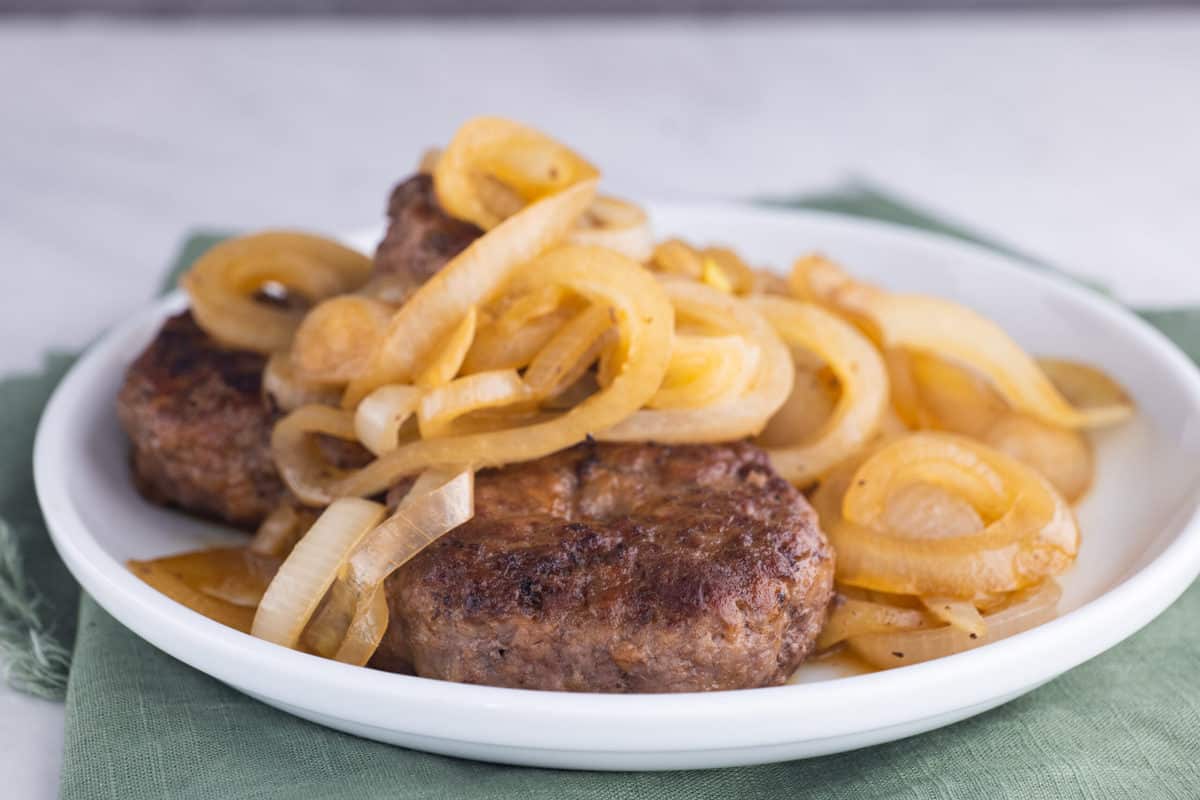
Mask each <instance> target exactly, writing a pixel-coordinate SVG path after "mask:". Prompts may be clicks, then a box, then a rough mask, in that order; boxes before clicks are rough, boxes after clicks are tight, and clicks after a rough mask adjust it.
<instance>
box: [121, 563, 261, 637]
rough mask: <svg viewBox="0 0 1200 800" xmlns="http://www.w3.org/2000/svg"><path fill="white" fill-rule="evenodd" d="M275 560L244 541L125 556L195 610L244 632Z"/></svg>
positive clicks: (156, 584) (138, 572)
mask: <svg viewBox="0 0 1200 800" xmlns="http://www.w3.org/2000/svg"><path fill="white" fill-rule="evenodd" d="M279 563H280V560H279V559H278V558H274V557H272V556H269V555H264V554H262V553H256V552H253V551H250V550H248V549H246V548H244V547H221V548H213V549H209V550H197V551H195V552H191V553H182V554H180V555H174V556H166V557H165V558H156V559H153V560H149V561H130V562H129V570H130V572H132V573H133V574H134V575H136V576H138V577H139V578H141V579H142V580H143V581H144V582H145V583H147V584H149V585H150V586H152V587H154V588H155V589H157V590H158V591H160V592H162V593H163V594H165V595H166V596H167V597H170V598H171V599H172V600H174V601H175V602H177V603H180V604H182V605H185V606H187V607H188V608H190V609H191V610H192V611H195V612H196V613H197V614H202V615H203V616H205V617H208V618H209V619H211V620H213V621H215V622H219V623H221V624H222V625H227V626H229V627H230V628H233V629H235V630H239V631H241V632H242V633H249V632H250V625H251V622H252V621H253V619H254V608H255V607H256V606H257V605H258V602H259V599H260V598H261V597H262V594H263V592H264V591H266V588H267V586H268V585H269V584H270V582H271V579H272V577H273V576H274V575H275V571H276V570H277V569H278V568H279Z"/></svg>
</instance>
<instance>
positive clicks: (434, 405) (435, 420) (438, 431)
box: [393, 369, 530, 450]
mask: <svg viewBox="0 0 1200 800" xmlns="http://www.w3.org/2000/svg"><path fill="white" fill-rule="evenodd" d="M529 397H530V391H529V386H527V385H526V384H525V382H524V381H523V380H521V376H520V375H518V374H517V371H516V370H512V369H500V370H494V371H492V372H476V373H474V374H473V375H466V376H464V377H462V378H456V379H455V380H452V381H450V382H449V383H447V384H446V385H445V386H439V387H438V388H436V389H430V390H429V391H427V392H426V393H425V394H424V395H423V396H422V397H421V400H420V402H419V403H418V404H417V423H418V424H419V425H420V427H421V436H423V437H425V438H426V439H431V438H433V437H435V436H441V435H442V434H444V433H445V432H446V431H447V429H449V427H450V425H451V423H452V422H454V420H456V419H458V418H459V417H461V416H463V415H464V414H469V413H471V412H472V411H479V410H480V409H484V408H497V407H499V406H508V405H512V404H514V403H520V402H522V401H524V400H527V399H529ZM394 449H395V448H393V450H394Z"/></svg>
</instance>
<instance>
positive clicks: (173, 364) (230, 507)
mask: <svg viewBox="0 0 1200 800" xmlns="http://www.w3.org/2000/svg"><path fill="white" fill-rule="evenodd" d="M388 216H389V218H390V224H389V227H388V232H387V236H386V237H385V238H384V240H383V241H382V242H381V243H380V245H379V250H378V251H377V252H376V254H375V269H374V273H373V276H372V281H373V282H377V286H378V288H379V289H380V293H381V294H385V295H396V294H397V293H398V295H399V296H400V297H401V298H402V297H407V295H408V294H410V293H411V292H412V291H413V290H414V289H415V288H416V287H418V286H420V285H421V283H423V282H424V281H425V280H426V279H428V278H429V276H431V275H433V274H434V273H435V272H437V270H439V269H440V268H441V267H442V266H443V265H444V264H445V263H446V262H447V261H449V260H450V259H451V258H452V257H454V256H455V255H457V254H458V253H459V252H460V251H462V250H463V249H464V248H465V247H466V246H467V245H468V244H470V243H471V241H472V240H474V239H475V238H476V237H477V236H479V235H480V231H479V229H478V228H476V227H475V226H474V225H471V224H469V223H465V222H460V221H459V220H457V219H454V218H453V217H450V216H448V215H446V214H445V213H444V212H443V211H442V210H441V209H440V208H438V205H437V200H436V198H435V197H434V193H433V181H432V179H430V178H429V176H427V175H417V176H415V177H412V178H409V179H408V180H406V181H403V182H401V183H400V184H399V185H398V186H397V187H396V189H395V191H393V193H392V197H391V201H390V202H389V204H388ZM395 302H399V300H398V299H397V300H395ZM265 366H266V359H265V358H264V357H263V356H261V355H259V354H258V353H252V352H249V351H245V350H230V349H227V348H224V347H222V346H221V345H219V344H217V343H216V342H215V341H214V340H213V339H212V338H211V337H210V336H209V335H208V334H207V333H205V332H204V331H203V330H202V329H201V328H200V326H199V325H197V324H196V321H195V319H193V317H192V315H191V314H190V313H187V312H185V313H183V314H180V315H178V316H175V317H172V318H170V319H168V320H167V321H166V322H165V323H164V324H163V327H162V329H161V330H160V331H159V333H158V335H157V336H156V337H155V338H154V340H153V341H152V342H151V343H150V344H149V345H148V346H147V347H146V350H145V351H144V352H143V353H142V354H141V356H139V357H138V359H137V360H136V361H134V362H133V364H132V365H131V366H130V367H129V371H128V373H127V375H126V378H125V384H124V386H123V387H122V388H121V392H120V394H119V395H118V398H117V412H118V416H119V417H120V420H121V424H122V426H123V427H124V428H125V432H126V433H127V434H128V436H129V438H130V440H131V441H132V443H133V475H134V482H135V484H136V485H137V487H138V489H139V491H141V493H142V494H143V495H145V497H146V498H147V499H149V500H151V501H152V502H156V503H160V504H163V505H171V506H176V507H179V508H182V509H184V510H185V511H191V512H193V513H196V514H200V515H203V516H206V517H212V518H215V519H219V520H222V521H225V522H228V523H230V524H231V525H234V526H237V527H241V528H250V529H253V528H254V527H255V526H257V525H258V523H260V522H261V521H262V520H263V518H264V517H266V515H267V514H269V513H270V512H271V511H272V509H274V508H275V506H276V505H277V504H278V503H279V502H280V500H281V499H282V498H283V497H284V495H285V493H286V489H285V488H284V486H283V483H282V481H281V480H280V478H279V476H278V474H277V473H276V471H275V465H274V463H273V462H272V460H271V452H270V441H271V426H272V424H273V423H274V421H275V419H276V417H277V416H278V415H277V413H276V411H275V409H273V408H272V406H271V404H270V402H269V401H267V400H265V399H264V398H263V394H262V372H263V368H264V367H265ZM327 444H328V445H330V446H327V447H326V451H327V455H330V457H331V458H333V459H334V460H335V461H337V462H338V463H340V465H341V466H347V467H349V466H359V465H361V464H362V463H364V461H365V459H366V453H365V451H363V450H361V449H360V448H358V447H347V446H344V445H343V446H337V443H334V440H327Z"/></svg>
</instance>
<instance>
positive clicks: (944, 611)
mask: <svg viewBox="0 0 1200 800" xmlns="http://www.w3.org/2000/svg"><path fill="white" fill-rule="evenodd" d="M921 602H922V603H924V605H925V607H926V608H927V609H929V613H930V614H933V615H934V616H935V617H937V618H938V619H940V620H941V621H942V622H944V623H946V624H947V625H951V626H953V627H955V628H958V629H959V630H960V631H963V632H965V633H966V634H967V635H968V636H970V637H971V638H972V639H977V638H979V637H981V636H986V635H987V623H986V622H984V621H983V616H982V615H981V614H980V613H979V609H977V608H976V607H975V604H974V603H973V602H972V601H970V600H963V599H961V598H957V597H943V596H938V595H929V596H926V597H922V598H921Z"/></svg>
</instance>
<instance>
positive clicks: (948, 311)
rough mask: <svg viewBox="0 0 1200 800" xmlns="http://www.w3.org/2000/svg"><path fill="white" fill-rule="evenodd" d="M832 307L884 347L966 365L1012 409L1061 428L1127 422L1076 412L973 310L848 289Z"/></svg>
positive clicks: (1095, 410) (1107, 408) (1094, 410)
mask: <svg viewBox="0 0 1200 800" xmlns="http://www.w3.org/2000/svg"><path fill="white" fill-rule="evenodd" d="M833 303H834V305H835V306H836V307H837V308H838V309H840V310H843V311H845V312H847V313H849V314H852V315H857V316H860V317H862V318H864V319H867V320H869V321H870V323H871V325H872V326H873V327H874V328H876V329H877V330H878V332H879V335H880V337H881V340H882V344H883V346H884V347H905V348H910V349H912V350H917V351H922V352H927V353H933V354H935V355H937V356H940V357H942V358H945V359H949V360H951V361H954V362H957V363H960V364H969V365H970V366H971V367H972V368H973V369H975V370H977V371H979V372H980V373H981V374H983V375H984V376H985V377H986V378H987V379H988V380H989V381H990V382H991V383H992V385H993V386H995V387H996V390H997V391H999V392H1000V394H1001V396H1003V397H1004V399H1005V400H1006V401H1007V402H1008V403H1009V405H1011V406H1012V407H1013V408H1015V409H1017V410H1019V411H1023V412H1025V413H1026V414H1029V415H1031V416H1034V417H1037V418H1038V419H1041V420H1042V421H1043V422H1047V423H1049V424H1051V425H1058V426H1060V427H1064V428H1091V427H1098V426H1103V425H1112V424H1114V423H1117V422H1121V421H1123V420H1125V419H1127V418H1128V417H1129V414H1130V412H1131V409H1130V407H1129V406H1128V405H1123V404H1111V405H1104V406H1093V407H1091V408H1075V407H1074V406H1072V405H1071V404H1070V403H1069V402H1067V400H1066V398H1064V397H1063V396H1062V394H1061V393H1060V392H1059V391H1058V389H1057V388H1055V386H1054V384H1053V383H1052V382H1051V381H1050V379H1049V378H1048V377H1046V374H1045V373H1044V372H1042V370H1041V369H1040V368H1039V367H1038V365H1037V362H1035V361H1034V360H1033V359H1032V358H1031V357H1030V356H1029V355H1028V354H1026V353H1025V351H1024V350H1022V349H1021V348H1020V346H1019V345H1017V343H1016V342H1014V341H1013V340H1012V338H1010V337H1009V335H1008V334H1007V333H1005V332H1004V330H1003V329H1002V328H1001V327H1000V326H999V325H997V324H996V323H994V322H992V321H991V320H989V319H986V318H984V317H983V316H981V315H979V314H977V313H976V312H974V311H972V310H971V309H969V308H967V307H965V306H962V305H959V304H958V303H954V302H951V301H949V300H943V299H941V298H937V297H928V296H925V295H904V294H891V293H888V292H884V291H882V290H880V289H877V288H875V287H873V286H868V285H866V284H860V283H850V284H847V285H845V286H842V287H841V288H839V289H837V290H836V291H835V292H834V295H833Z"/></svg>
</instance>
